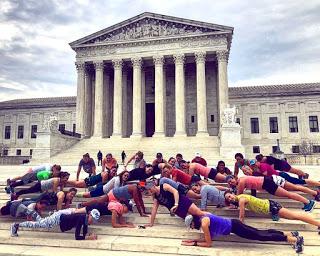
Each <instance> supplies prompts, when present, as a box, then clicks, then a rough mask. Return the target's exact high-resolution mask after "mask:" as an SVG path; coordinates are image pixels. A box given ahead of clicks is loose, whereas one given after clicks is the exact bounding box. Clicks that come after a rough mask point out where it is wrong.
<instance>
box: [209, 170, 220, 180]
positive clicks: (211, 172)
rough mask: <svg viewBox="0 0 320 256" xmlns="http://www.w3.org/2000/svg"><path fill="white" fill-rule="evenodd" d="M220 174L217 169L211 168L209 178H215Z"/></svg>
mask: <svg viewBox="0 0 320 256" xmlns="http://www.w3.org/2000/svg"><path fill="white" fill-rule="evenodd" d="M217 174H218V171H217V169H214V168H211V170H210V172H209V175H208V178H209V179H212V180H214V179H215V178H216V176H217Z"/></svg>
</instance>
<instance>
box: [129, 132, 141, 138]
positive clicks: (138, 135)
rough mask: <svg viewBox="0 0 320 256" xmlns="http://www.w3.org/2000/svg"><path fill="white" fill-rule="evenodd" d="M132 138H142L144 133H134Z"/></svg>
mask: <svg viewBox="0 0 320 256" xmlns="http://www.w3.org/2000/svg"><path fill="white" fill-rule="evenodd" d="M130 138H135V139H140V138H142V133H132V134H131V136H130Z"/></svg>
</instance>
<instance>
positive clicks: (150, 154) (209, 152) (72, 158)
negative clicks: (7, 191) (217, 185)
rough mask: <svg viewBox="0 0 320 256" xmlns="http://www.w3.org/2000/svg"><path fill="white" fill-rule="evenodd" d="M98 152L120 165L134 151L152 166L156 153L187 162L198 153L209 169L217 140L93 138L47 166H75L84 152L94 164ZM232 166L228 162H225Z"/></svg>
mask: <svg viewBox="0 0 320 256" xmlns="http://www.w3.org/2000/svg"><path fill="white" fill-rule="evenodd" d="M98 150H101V151H102V153H103V155H104V156H105V155H106V154H107V153H109V152H110V153H112V154H113V156H114V157H115V158H116V159H117V160H118V162H120V161H121V157H120V156H121V152H122V150H124V151H125V152H126V155H127V160H128V158H130V157H131V156H132V155H133V154H134V153H136V152H137V151H139V150H140V151H142V152H143V153H144V159H145V160H146V161H147V162H149V163H150V162H152V161H153V160H154V159H155V155H156V153H157V152H162V153H163V156H164V158H165V159H168V158H169V157H171V156H175V155H176V154H177V153H183V156H184V158H185V159H187V160H191V159H193V158H194V156H195V153H197V152H200V153H201V154H202V156H203V157H204V158H205V159H206V160H207V162H208V163H210V165H212V166H215V165H216V164H217V162H218V161H219V160H221V158H220V153H219V140H218V137H217V136H210V137H187V139H186V138H185V137H183V138H179V137H163V138H157V137H154V138H153V137H152V138H146V137H144V138H95V137H91V138H88V139H82V140H81V141H80V142H78V143H77V144H75V145H73V146H72V147H70V148H68V149H65V150H62V151H61V152H60V153H58V154H57V155H55V156H53V157H51V159H50V160H49V161H50V162H51V163H59V164H63V165H77V164H78V163H79V161H80V159H81V156H82V155H83V154H84V153H86V152H88V153H89V154H90V156H91V157H92V158H94V160H95V161H97V158H96V157H97V152H98ZM228 161H230V163H232V159H228ZM31 162H32V164H33V165H34V164H37V163H39V162H38V160H37V159H32V160H31Z"/></svg>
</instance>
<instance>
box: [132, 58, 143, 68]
mask: <svg viewBox="0 0 320 256" xmlns="http://www.w3.org/2000/svg"><path fill="white" fill-rule="evenodd" d="M131 62H132V66H133V68H141V66H142V58H140V57H135V58H132V59H131Z"/></svg>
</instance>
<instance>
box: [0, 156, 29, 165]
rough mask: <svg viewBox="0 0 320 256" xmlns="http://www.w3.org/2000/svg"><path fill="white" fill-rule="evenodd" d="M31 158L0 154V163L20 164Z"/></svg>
mask: <svg viewBox="0 0 320 256" xmlns="http://www.w3.org/2000/svg"><path fill="white" fill-rule="evenodd" d="M30 159H31V156H0V165H20V164H23V163H24V161H28V162H29V160H30Z"/></svg>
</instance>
